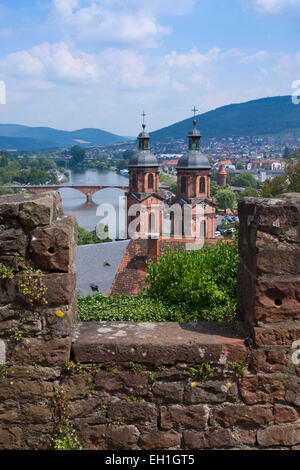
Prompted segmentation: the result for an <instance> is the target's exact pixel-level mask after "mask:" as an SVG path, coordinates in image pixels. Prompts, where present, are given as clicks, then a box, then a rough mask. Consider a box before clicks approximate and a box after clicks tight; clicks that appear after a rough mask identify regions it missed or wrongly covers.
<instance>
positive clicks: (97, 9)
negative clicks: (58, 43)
mask: <svg viewBox="0 0 300 470" xmlns="http://www.w3.org/2000/svg"><path fill="white" fill-rule="evenodd" d="M157 3H159V2H157V1H154V2H153V4H152V3H151V2H148V1H146V2H137V1H135V0H127V1H122V2H120V1H119V0H112V1H105V0H102V1H100V0H94V1H88V2H87V3H86V4H82V2H79V0H53V9H54V15H55V21H56V22H58V24H59V25H60V28H61V30H62V32H63V33H64V34H65V35H68V36H71V37H72V38H73V39H75V41H77V42H80V41H87V40H94V41H95V40H98V41H101V42H102V43H103V42H104V43H106V44H107V43H111V44H113V43H120V42H125V43H136V45H137V46H138V45H139V42H140V45H143V46H148V47H152V46H154V45H156V43H155V41H156V40H157V39H158V38H160V37H162V36H164V35H167V34H169V33H170V32H171V28H170V27H169V26H164V25H161V24H160V23H159V21H158V19H157V17H156V13H157V8H156V7H157V5H156V4H157ZM175 3H178V5H179V2H177V0H176V2H175ZM188 3H190V4H194V0H188Z"/></svg>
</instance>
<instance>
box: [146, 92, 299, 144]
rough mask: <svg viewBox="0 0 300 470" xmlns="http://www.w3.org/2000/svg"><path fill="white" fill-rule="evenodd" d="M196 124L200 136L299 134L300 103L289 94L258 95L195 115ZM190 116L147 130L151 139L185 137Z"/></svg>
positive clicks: (188, 128)
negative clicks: (264, 96)
mask: <svg viewBox="0 0 300 470" xmlns="http://www.w3.org/2000/svg"><path fill="white" fill-rule="evenodd" d="M196 119H197V127H198V129H199V130H200V131H201V134H202V136H203V137H204V138H212V137H216V138H217V139H220V138H223V137H242V136H250V137H253V136H256V137H259V136H274V135H279V134H290V133H292V134H298V135H300V104H299V105H295V104H293V102H292V98H291V96H276V97H272V98H262V99H258V100H253V101H248V102H246V103H240V104H230V105H227V106H222V107H221V108H217V109H215V110H213V111H208V112H207V113H204V114H199V115H198V116H196ZM192 120H193V118H189V119H185V120H184V121H180V122H177V123H175V124H172V125H171V126H168V127H164V128H163V129H159V130H157V131H155V132H152V133H151V139H152V141H154V142H159V141H160V142H168V141H170V140H175V139H186V136H187V134H188V132H189V131H190V130H191V128H192Z"/></svg>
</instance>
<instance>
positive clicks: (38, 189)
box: [0, 184, 129, 203]
mask: <svg viewBox="0 0 300 470" xmlns="http://www.w3.org/2000/svg"><path fill="white" fill-rule="evenodd" d="M2 188H5V189H25V190H26V191H31V192H32V193H34V194H43V193H47V192H49V191H59V190H60V189H65V188H70V189H77V191H80V192H81V193H83V194H85V195H86V197H87V202H88V203H90V202H92V197H93V194H95V193H97V192H98V191H101V190H102V189H109V188H112V189H121V190H122V191H128V190H129V187H128V186H114V185H99V186H98V185H90V186H87V185H72V184H53V185H43V186H42V185H39V186H26V185H25V186H17V185H15V186H0V189H2Z"/></svg>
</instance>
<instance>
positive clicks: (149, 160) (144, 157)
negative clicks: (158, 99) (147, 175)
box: [128, 114, 159, 168]
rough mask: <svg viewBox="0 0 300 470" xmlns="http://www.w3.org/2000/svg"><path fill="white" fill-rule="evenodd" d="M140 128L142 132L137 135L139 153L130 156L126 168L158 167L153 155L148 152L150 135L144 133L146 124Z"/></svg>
mask: <svg viewBox="0 0 300 470" xmlns="http://www.w3.org/2000/svg"><path fill="white" fill-rule="evenodd" d="M143 116H145V114H143ZM142 127H143V130H142V132H141V133H140V134H139V135H138V141H139V151H138V152H136V153H135V154H133V155H132V157H131V158H130V161H129V165H128V167H129V168H130V167H158V166H159V164H158V161H157V159H156V157H155V155H153V154H152V153H151V152H150V135H149V134H148V132H146V131H145V128H146V124H145V123H143V125H142Z"/></svg>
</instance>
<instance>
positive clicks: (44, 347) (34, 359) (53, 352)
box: [10, 338, 71, 366]
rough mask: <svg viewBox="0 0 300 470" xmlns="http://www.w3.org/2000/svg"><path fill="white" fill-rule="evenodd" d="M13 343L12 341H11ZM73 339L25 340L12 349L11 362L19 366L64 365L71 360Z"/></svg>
mask: <svg viewBox="0 0 300 470" xmlns="http://www.w3.org/2000/svg"><path fill="white" fill-rule="evenodd" d="M11 341H12V340H11ZM70 350H71V338H53V339H51V340H48V341H46V340H45V339H43V338H24V339H22V340H21V341H19V342H17V343H16V344H15V345H14V347H13V348H11V349H10V360H11V361H13V362H17V363H19V364H38V365H43V366H59V365H63V364H64V363H65V362H66V361H68V360H69V358H70Z"/></svg>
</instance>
